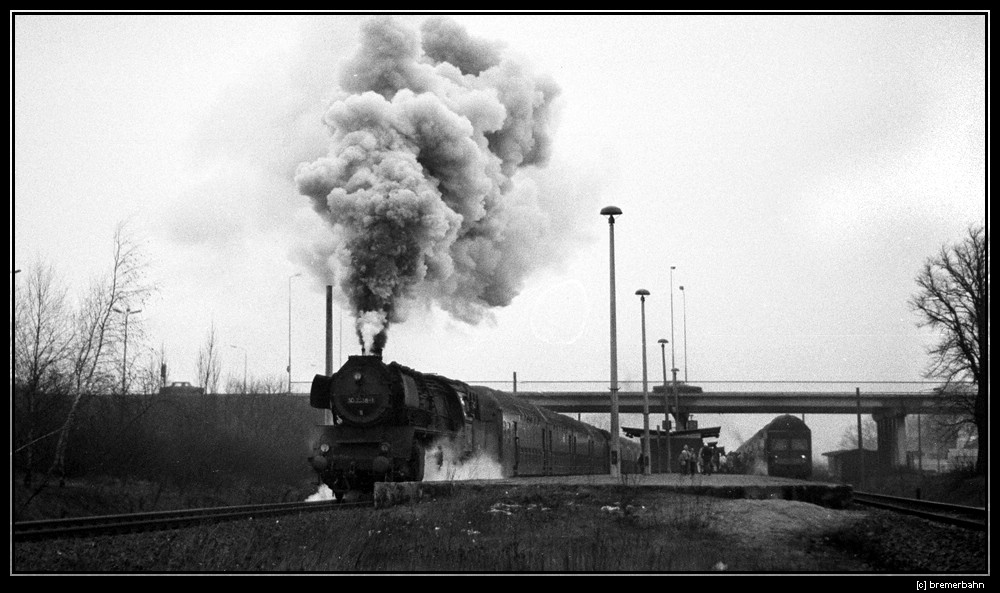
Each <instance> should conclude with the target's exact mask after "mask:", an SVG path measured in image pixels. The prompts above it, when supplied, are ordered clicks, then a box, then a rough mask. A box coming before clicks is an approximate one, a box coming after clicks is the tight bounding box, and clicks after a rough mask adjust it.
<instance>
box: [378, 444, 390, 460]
mask: <svg viewBox="0 0 1000 593" xmlns="http://www.w3.org/2000/svg"><path fill="white" fill-rule="evenodd" d="M391 449H392V446H391V445H390V444H389V443H382V444H381V445H379V446H378V450H379V453H381V454H382V455H385V456H386V457H388V456H389V451H390V450H391Z"/></svg>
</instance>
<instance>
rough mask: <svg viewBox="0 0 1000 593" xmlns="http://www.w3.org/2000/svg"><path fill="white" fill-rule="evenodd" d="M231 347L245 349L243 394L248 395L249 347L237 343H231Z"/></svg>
mask: <svg viewBox="0 0 1000 593" xmlns="http://www.w3.org/2000/svg"><path fill="white" fill-rule="evenodd" d="M229 347H230V348H236V349H237V350H242V351H243V395H246V394H247V349H246V348H244V347H243V346H237V345H236V344H230V345H229Z"/></svg>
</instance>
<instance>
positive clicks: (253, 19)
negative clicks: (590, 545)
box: [11, 14, 987, 451]
mask: <svg viewBox="0 0 1000 593" xmlns="http://www.w3.org/2000/svg"><path fill="white" fill-rule="evenodd" d="M370 18H371V17H370V16H354V15H324V16H305V15H269V16H257V15H228V16H225V15H223V16H204V15H160V16H157V15H131V16H114V15H18V16H16V17H15V18H13V19H12V21H13V27H12V46H13V52H14V55H13V58H12V66H13V69H14V72H13V75H12V84H13V86H12V101H13V102H12V112H13V123H12V147H13V150H14V157H13V159H12V160H13V172H12V175H13V178H12V188H13V189H12V196H13V199H12V201H11V207H12V215H11V224H12V227H13V228H12V232H11V237H12V243H14V245H13V248H12V256H11V269H12V270H13V269H15V268H20V269H25V268H27V267H29V266H31V265H33V264H35V263H36V262H37V261H38V258H39V257H41V258H42V259H44V260H47V261H49V262H51V263H52V264H54V265H55V266H56V268H57V269H58V270H59V272H60V274H61V276H62V278H63V279H64V280H65V281H66V282H67V283H68V284H69V285H71V286H73V287H77V288H76V290H77V292H79V290H82V288H83V287H84V286H85V285H86V282H87V281H88V279H89V278H90V277H91V276H93V275H94V274H97V273H99V272H101V271H103V270H104V269H106V268H107V266H108V265H109V263H110V253H111V244H112V243H111V241H112V235H113V233H114V229H115V226H116V225H117V224H118V223H119V222H121V221H124V220H128V221H129V224H130V228H131V229H132V233H133V234H134V236H135V237H136V238H137V239H138V240H140V241H141V242H142V243H143V245H144V249H145V252H146V253H147V255H148V256H149V260H150V263H151V267H150V277H151V278H152V279H154V280H155V281H156V282H157V283H158V285H159V287H160V289H159V291H158V293H157V294H156V296H155V298H154V299H152V300H151V301H149V302H147V303H145V304H144V306H143V312H142V313H141V316H142V320H143V323H145V325H146V328H147V334H148V338H149V343H148V344H147V346H148V347H150V348H152V349H154V350H156V351H159V350H160V349H161V347H162V349H163V351H164V352H165V354H166V358H167V362H168V365H169V368H170V378H171V379H173V380H189V381H192V382H194V381H196V377H195V375H196V372H195V369H196V357H197V351H198V349H199V347H200V346H201V345H202V344H203V343H204V341H205V336H206V334H207V332H208V330H209V327H210V326H211V325H212V324H213V323H214V325H215V328H216V331H217V333H218V335H219V337H220V341H221V342H222V343H223V344H224V345H225V346H226V348H225V350H224V352H223V356H224V363H225V367H224V370H223V374H224V375H226V374H231V375H242V371H243V368H242V367H243V352H244V350H243V349H245V351H246V353H247V360H248V364H249V367H250V374H251V375H255V376H264V375H277V376H285V367H286V364H287V361H288V357H289V351H288V347H289V332H290V333H291V340H290V341H291V358H292V372H293V379H294V380H295V381H297V382H300V383H299V384H298V386H297V388H299V389H301V390H306V389H307V388H308V381H309V380H310V379H311V377H312V375H313V374H315V373H321V372H323V366H324V306H325V286H326V285H327V284H334V283H335V280H334V278H333V273H334V272H333V268H331V267H330V266H326V264H327V263H328V261H327V260H324V259H323V258H322V257H320V256H319V255H318V253H320V252H321V251H322V248H323V247H324V246H325V248H327V249H332V248H333V247H336V241H337V236H336V235H334V234H333V232H332V230H331V229H332V227H331V225H330V224H329V222H328V221H325V220H324V219H323V217H321V216H320V215H319V214H317V212H316V211H315V210H313V208H312V207H311V202H310V199H309V198H307V197H306V196H304V195H302V193H300V191H299V187H298V186H297V184H296V181H295V176H296V171H297V170H299V167H300V165H302V164H304V163H315V162H317V160H318V159H321V158H322V157H324V156H325V155H327V154H328V153H329V152H330V151H331V135H330V130H329V129H328V128H327V127H325V126H324V125H323V114H324V113H325V112H326V110H327V108H328V107H329V106H330V105H331V102H333V101H334V100H336V99H343V98H344V96H345V94H346V92H345V91H344V90H343V89H342V88H341V87H340V84H341V72H342V70H343V68H342V65H343V63H344V60H345V59H348V58H351V57H352V56H356V54H357V52H358V48H359V43H360V40H361V29H362V24H363V23H364V22H365V21H368V20H369V19H370ZM425 19H426V17H424V16H413V15H409V16H401V17H398V19H397V24H398V25H399V26H400V27H401V28H403V29H408V30H412V31H413V34H414V35H417V36H419V30H420V29H419V28H420V25H421V23H422V22H423V21H424V20H425ZM452 19H453V20H454V21H455V23H457V24H458V25H460V26H461V27H463V28H464V29H465V31H466V32H467V34H468V35H469V36H471V37H472V38H477V39H481V40H486V41H489V42H499V44H500V45H499V46H496V47H498V48H501V49H499V50H498V51H502V53H503V55H504V56H509V57H510V58H511V59H513V60H516V61H517V63H519V64H522V68H524V69H525V72H527V73H528V74H530V75H531V76H537V77H548V79H551V82H552V83H554V85H555V87H558V95H556V96H555V99H554V101H553V102H552V105H551V108H552V115H553V118H552V121H551V122H548V123H547V125H548V126H549V128H548V133H549V134H550V135H551V139H552V143H551V146H549V148H550V156H549V158H548V161H547V162H546V163H544V164H540V165H528V166H523V167H521V168H520V169H519V170H518V172H517V173H516V174H515V175H514V176H512V177H511V181H512V182H513V183H515V184H516V185H517V186H518V187H529V188H533V191H535V192H536V193H537V200H536V201H537V206H538V209H537V211H532V213H531V217H530V220H537V222H538V225H539V226H538V228H540V229H547V230H546V231H545V232H544V233H543V234H544V237H543V238H545V239H546V240H545V241H538V242H537V245H536V244H535V243H530V245H528V247H525V248H524V249H528V248H529V247H530V248H532V249H536V248H537V247H539V246H541V247H542V248H540V249H536V251H535V252H533V253H532V254H531V257H530V258H529V259H528V260H527V261H528V262H529V264H530V265H524V266H522V269H521V273H522V274H521V276H518V277H517V278H516V282H514V284H515V285H516V290H515V292H516V296H514V298H513V300H512V301H511V302H510V304H509V305H507V306H498V307H495V308H492V309H490V310H487V311H485V314H484V315H478V316H477V317H481V320H480V321H478V322H477V323H468V322H467V319H468V316H465V317H466V319H465V320H463V319H460V318H458V317H456V315H454V314H452V313H449V312H446V311H445V310H442V308H441V307H440V305H439V304H435V303H434V301H433V300H429V301H422V302H420V303H418V304H416V305H413V306H408V307H406V308H405V309H406V311H405V316H406V319H405V321H401V322H398V323H393V324H392V325H391V326H390V328H389V334H388V343H387V346H386V349H385V358H386V359H387V360H396V361H399V362H401V363H403V364H405V365H407V366H411V367H413V368H416V369H419V370H422V371H428V372H436V373H439V374H443V375H446V376H449V377H453V378H456V379H461V380H466V381H486V380H509V379H510V377H511V375H512V373H514V372H517V375H518V379H519V381H521V382H522V385H521V386H520V387H521V389H525V390H529V389H538V390H542V389H550V388H552V386H545V385H538V384H536V385H532V384H523V382H526V381H542V380H579V381H583V380H594V381H606V380H607V377H608V376H609V356H608V351H609V346H608V335H609V330H608V311H609V294H608V224H607V221H606V219H605V218H604V217H602V216H601V215H600V214H599V211H600V209H601V208H602V207H603V206H606V205H616V206H618V207H619V208H621V209H622V211H623V212H624V214H623V215H622V216H621V217H620V218H619V219H618V221H617V224H616V225H615V240H616V243H615V248H616V268H617V300H618V360H619V376H620V378H621V379H622V380H623V381H641V379H642V363H641V340H640V329H641V328H640V306H639V300H638V297H636V296H634V293H635V291H636V290H637V289H639V288H645V289H647V290H649V291H650V292H651V296H650V297H648V299H647V303H646V307H647V308H646V328H647V340H648V344H649V345H648V348H649V354H648V360H649V380H650V381H651V382H659V381H661V380H662V370H661V351H660V349H659V346H658V345H657V343H656V340H657V339H658V338H661V337H662V338H667V339H671V335H672V336H673V338H672V341H673V343H674V344H676V349H675V350H673V351H671V349H670V348H669V347H668V348H667V350H666V358H667V361H666V363H667V367H668V368H669V367H670V364H671V361H670V358H671V355H672V354H673V355H674V356H675V357H676V360H677V365H678V367H679V368H681V377H680V378H681V379H683V378H684V375H685V372H686V373H687V375H688V379H689V381H690V382H692V383H699V382H708V381H751V380H773V381H778V380H781V381H833V380H838V381H840V380H843V381H847V383H845V384H843V385H838V386H832V387H831V388H832V389H838V390H843V391H853V387H854V385H855V384H857V382H861V381H917V380H920V379H921V378H922V377H921V373H922V371H923V370H924V369H925V367H926V364H927V360H928V359H927V356H926V349H927V347H928V346H929V345H931V344H933V343H934V341H935V335H934V334H933V333H932V332H929V331H928V330H926V329H922V328H919V327H917V325H916V323H917V321H918V317H917V316H916V315H915V314H914V313H913V312H912V311H911V310H910V309H909V308H908V306H907V299H908V298H909V297H910V295H912V294H913V292H914V291H915V288H916V285H915V283H914V278H915V276H916V274H917V273H918V271H919V269H920V267H921V265H922V263H923V262H924V260H925V259H926V258H927V257H928V256H930V255H933V254H934V253H935V252H936V251H937V250H938V249H940V247H941V246H942V245H944V244H946V243H951V242H954V241H956V240H958V239H960V238H961V237H962V236H963V233H964V231H965V229H966V228H967V227H968V226H969V225H970V224H973V223H983V222H984V221H987V212H986V191H987V190H986V162H985V153H986V150H985V146H986V141H987V136H986V131H985V130H986V126H985V121H986V107H985V97H986V92H987V87H986V61H985V55H986V53H985V52H986V37H985V31H986V24H987V23H986V19H987V17H985V16H983V15H972V14H968V15H961V14H958V15H955V14H949V15H945V14H928V15H874V14H869V15H809V16H801V15H697V16H696V15H677V14H656V15H654V14H646V15H632V16H609V15H559V16H538V15H518V16H490V15H477V16H469V15H455V16H453V17H452ZM491 47H493V46H491ZM15 241H16V243H15ZM15 249H16V251H15ZM500 257H501V259H502V258H503V255H501V256H500ZM518 257H519V258H523V257H524V254H523V253H521V254H519V255H518ZM670 266H676V270H674V273H673V286H674V297H673V316H672V317H673V324H674V328H673V333H671V308H670V288H671V278H670V273H669V269H670ZM334 267H335V266H334ZM324 268H325V269H327V270H328V271H327V273H323V272H322V270H323V269H324ZM297 273H302V276H301V277H296V278H294V279H292V280H291V281H290V280H289V278H290V277H291V276H292V275H294V274H297ZM681 285H683V286H684V288H685V290H684V293H681V292H680V291H679V289H678V287H679V286H681ZM289 287H291V289H290V290H289ZM337 298H338V302H339V303H341V304H346V300H345V299H344V298H343V297H342V296H341V294H340V291H339V289H338V291H337ZM289 299H291V301H289ZM289 302H291V305H290V306H291V325H290V327H289ZM427 303H431V304H430V305H428V304H427ZM446 308H447V307H446ZM453 308H454V307H452V308H451V309H453ZM449 310H450V309H449ZM344 319H345V322H344V331H343V337H344V339H343V343H342V345H341V344H338V343H335V346H334V348H335V354H334V357H335V365H336V362H337V361H336V359H337V358H338V357H346V356H347V355H348V354H357V353H360V347H359V345H358V341H357V338H356V337H355V336H354V335H353V329H352V327H353V319H351V318H349V315H348V314H344ZM133 321H134V320H133ZM131 322H132V321H130V323H131ZM685 326H686V327H685ZM685 329H686V332H685ZM338 330H339V327H338ZM685 333H686V346H687V351H686V356H685V349H684V341H685ZM229 345H235V346H238V348H232V347H229ZM705 386H706V387H709V386H711V387H710V388H713V389H717V390H725V389H732V388H733V387H732V386H726V385H714V384H711V383H705ZM606 388H607V386H606V384H604V385H602V384H596V383H595V384H593V389H594V390H605V389H606ZM623 388H624V389H627V390H641V383H629V384H625V385H624V386H623ZM788 388H794V387H790V386H787V385H784V386H774V389H775V390H779V389H780V390H785V389H788ZM591 419H592V420H593V421H594V422H595V423H598V424H600V423H604V425H605V426H606V425H607V423H606V419H605V418H600V417H599V418H591ZM658 419H659V418H657V421H658ZM767 419H768V418H766V417H747V418H734V417H708V416H706V417H705V418H701V419H699V420H700V421H701V423H702V425H703V426H704V425H722V426H723V436H722V438H721V439H720V440H721V442H722V444H724V445H728V446H730V447H734V446H735V445H736V444H737V443H738V441H739V440H741V439H743V438H747V437H749V436H750V435H751V434H752V433H753V432H754V431H755V430H756V429H757V428H759V427H760V426H762V425H763V424H764V423H765V422H766V421H767ZM807 421H810V419H809V418H807ZM622 423H623V425H626V426H629V425H631V426H641V418H640V419H636V418H626V419H623V422H622ZM654 423H655V421H654ZM852 423H853V418H850V417H835V416H829V417H826V416H824V417H816V418H814V419H812V420H811V421H810V424H811V425H812V426H813V430H814V432H815V434H816V440H817V442H816V445H815V449H817V450H818V451H826V450H831V449H834V448H836V444H837V441H838V440H839V438H840V434H841V433H842V432H843V429H844V428H845V427H847V426H851V425H852Z"/></svg>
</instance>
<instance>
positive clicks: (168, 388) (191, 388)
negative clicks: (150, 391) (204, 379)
mask: <svg viewBox="0 0 1000 593" xmlns="http://www.w3.org/2000/svg"><path fill="white" fill-rule="evenodd" d="M160 395H205V388H204V387H198V386H196V385H192V384H190V383H188V382H187V381H174V382H173V383H171V384H170V385H164V386H163V387H160Z"/></svg>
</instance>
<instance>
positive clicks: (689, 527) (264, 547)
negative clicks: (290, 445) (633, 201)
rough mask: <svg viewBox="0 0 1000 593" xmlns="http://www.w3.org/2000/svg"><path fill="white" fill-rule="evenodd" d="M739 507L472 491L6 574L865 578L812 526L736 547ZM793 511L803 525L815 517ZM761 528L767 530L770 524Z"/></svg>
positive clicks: (87, 545) (80, 549)
mask: <svg viewBox="0 0 1000 593" xmlns="http://www.w3.org/2000/svg"><path fill="white" fill-rule="evenodd" d="M739 502H744V501H727V500H721V499H714V498H708V497H693V496H686V495H679V494H645V493H640V492H637V491H636V489H634V488H628V487H623V488H620V489H607V490H606V489H599V490H598V489H594V490H590V489H586V488H582V489H580V490H578V491H577V492H571V491H566V490H558V491H551V492H546V491H545V490H543V489H533V490H528V491H524V490H522V489H517V490H514V491H510V492H508V493H507V494H505V495H498V494H496V493H489V492H472V493H468V494H464V493H463V494H460V495H458V496H454V497H449V498H447V499H441V500H438V501H435V502H432V503H420V504H415V505H409V506H401V507H393V508H390V509H386V510H381V511H373V510H360V509H348V510H343V511H339V512H333V513H326V514H310V515H305V516H300V517H292V518H282V519H277V520H275V519H270V520H266V521H257V522H254V521H250V522H239V523H227V524H220V525H215V526H208V527H201V528H191V529H183V530H177V531H173V532H164V533H156V534H136V535H128V536H117V537H100V538H88V539H78V540H61V541H56V542H44V543H19V544H17V545H15V549H14V568H15V571H18V572H81V571H82V572H140V571H141V572H150V571H152V572H234V571H235V572H289V571H291V572H362V573H400V572H404V573H405V572H420V573H424V572H432V573H439V572H446V573H453V572H475V573H524V572H546V573H549V572H558V573H572V572H588V573H590V572H600V573H603V572H629V573H634V572H684V573H691V572H693V573H702V572H713V571H717V570H725V571H728V572H732V571H736V572H814V571H830V570H848V571H851V570H853V571H858V570H862V571H863V570H865V569H866V567H865V565H863V564H861V563H859V562H857V561H854V560H853V559H851V558H850V557H849V556H847V555H844V554H842V553H840V552H837V551H836V550H833V549H829V550H818V549H816V547H815V546H814V545H813V546H812V548H813V552H812V553H810V554H803V552H802V551H803V550H804V549H806V548H807V547H808V546H806V545H805V544H804V542H807V541H813V540H811V539H809V538H810V537H812V536H814V535H815V533H817V532H822V531H823V529H824V526H823V525H816V524H813V525H811V526H810V532H809V533H801V534H797V532H798V530H799V529H800V526H796V525H794V521H793V520H789V521H788V522H787V524H786V525H784V527H783V531H782V533H781V534H780V536H778V535H774V534H772V537H771V538H769V539H767V540H761V539H755V538H744V537H743V536H742V535H740V534H741V533H745V530H744V531H743V532H741V531H740V530H736V529H733V527H734V526H735V525H736V519H737V518H738V517H739V518H742V519H744V520H745V519H746V517H747V515H746V512H747V509H746V508H742V507H739V506H738V503H739ZM745 502H750V501H745ZM757 502H760V501H757ZM758 506H759V505H758ZM797 506H798V508H799V509H804V510H805V511H803V512H808V513H814V512H815V511H814V510H813V509H814V508H819V507H814V506H813V505H808V504H806V503H797ZM824 512H826V511H825V509H824ZM829 512H830V513H835V514H836V513H843V511H829ZM762 516H765V517H767V516H770V517H771V518H772V519H773V513H771V514H770V515H768V514H764V515H762ZM841 516H843V515H841ZM831 525H833V524H832V523H831ZM813 539H815V538H813ZM810 545H811V544H810Z"/></svg>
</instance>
